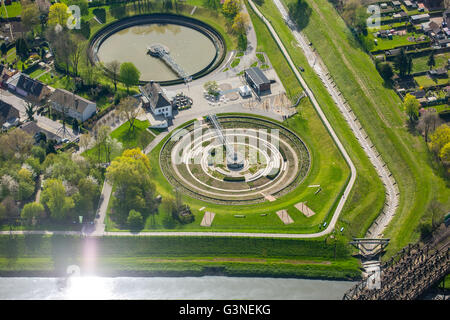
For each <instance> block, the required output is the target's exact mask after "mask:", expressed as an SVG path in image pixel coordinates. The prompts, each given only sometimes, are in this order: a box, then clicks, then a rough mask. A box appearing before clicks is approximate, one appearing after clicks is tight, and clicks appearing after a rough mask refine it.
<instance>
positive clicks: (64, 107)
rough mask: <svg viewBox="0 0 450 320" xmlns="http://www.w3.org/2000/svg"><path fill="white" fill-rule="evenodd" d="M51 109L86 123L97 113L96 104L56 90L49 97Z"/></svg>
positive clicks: (70, 93)
mask: <svg viewBox="0 0 450 320" xmlns="http://www.w3.org/2000/svg"><path fill="white" fill-rule="evenodd" d="M49 101H50V104H51V106H52V108H53V109H55V110H57V111H59V112H64V113H66V115H67V116H69V117H71V118H74V119H77V120H78V121H81V122H83V121H86V120H87V119H89V118H90V117H92V116H93V115H94V114H95V112H96V111H97V104H96V103H95V102H92V101H89V100H87V99H85V98H83V97H80V96H77V95H76V94H74V93H72V92H69V91H67V90H64V89H56V90H55V91H54V92H53V93H52V95H51V96H50V99H49Z"/></svg>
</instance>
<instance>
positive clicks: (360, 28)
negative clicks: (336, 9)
mask: <svg viewBox="0 0 450 320" xmlns="http://www.w3.org/2000/svg"><path fill="white" fill-rule="evenodd" d="M368 17H369V14H368V13H367V9H366V8H365V7H364V6H363V5H362V4H361V2H360V1H358V0H350V1H347V2H346V3H345V5H344V8H343V12H342V18H343V19H344V21H345V22H346V23H347V24H348V25H349V26H350V27H351V28H353V29H355V30H356V31H357V32H365V31H366V30H367V18H368Z"/></svg>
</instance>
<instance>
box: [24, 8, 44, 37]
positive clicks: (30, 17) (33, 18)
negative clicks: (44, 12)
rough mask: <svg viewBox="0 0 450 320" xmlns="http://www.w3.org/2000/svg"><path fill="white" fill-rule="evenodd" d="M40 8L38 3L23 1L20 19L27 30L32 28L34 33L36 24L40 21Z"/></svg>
mask: <svg viewBox="0 0 450 320" xmlns="http://www.w3.org/2000/svg"><path fill="white" fill-rule="evenodd" d="M40 14H41V13H40V12H39V8H38V7H37V5H36V3H34V2H28V1H24V2H23V3H22V12H21V14H20V20H21V21H22V25H24V26H25V28H26V29H27V30H31V32H32V33H34V32H33V29H34V27H35V26H37V25H38V24H39V22H40V20H39V17H40Z"/></svg>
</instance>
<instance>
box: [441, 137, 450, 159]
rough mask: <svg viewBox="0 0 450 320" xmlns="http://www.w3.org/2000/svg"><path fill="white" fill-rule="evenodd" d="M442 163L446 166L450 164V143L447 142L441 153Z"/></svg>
mask: <svg viewBox="0 0 450 320" xmlns="http://www.w3.org/2000/svg"><path fill="white" fill-rule="evenodd" d="M439 157H440V158H441V161H442V162H444V163H445V164H450V142H447V143H446V144H445V145H444V146H443V147H442V149H441V151H440V152H439Z"/></svg>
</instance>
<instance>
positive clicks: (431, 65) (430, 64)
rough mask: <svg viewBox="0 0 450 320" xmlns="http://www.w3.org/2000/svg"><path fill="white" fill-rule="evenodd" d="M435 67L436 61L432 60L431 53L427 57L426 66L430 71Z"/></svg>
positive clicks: (432, 52)
mask: <svg viewBox="0 0 450 320" xmlns="http://www.w3.org/2000/svg"><path fill="white" fill-rule="evenodd" d="M435 65H436V61H435V60H434V51H431V54H430V56H429V57H428V61H427V66H429V67H430V70H431V69H433V67H434V66H435Z"/></svg>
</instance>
